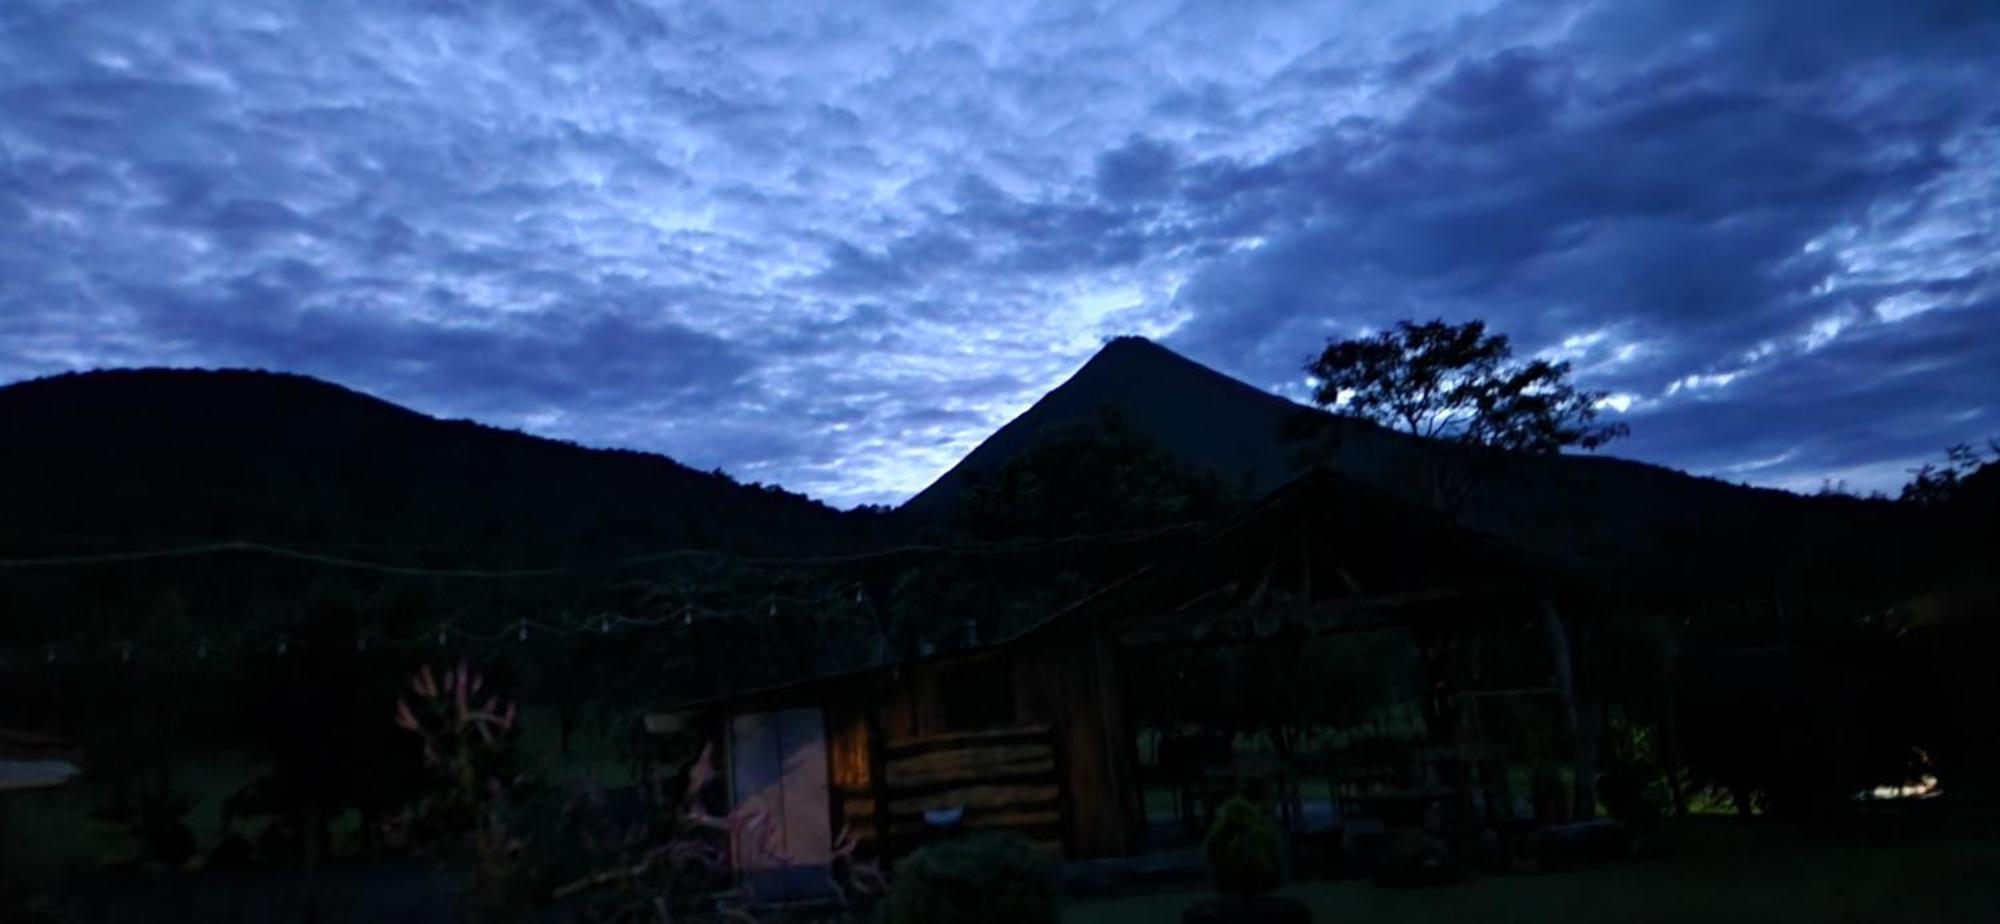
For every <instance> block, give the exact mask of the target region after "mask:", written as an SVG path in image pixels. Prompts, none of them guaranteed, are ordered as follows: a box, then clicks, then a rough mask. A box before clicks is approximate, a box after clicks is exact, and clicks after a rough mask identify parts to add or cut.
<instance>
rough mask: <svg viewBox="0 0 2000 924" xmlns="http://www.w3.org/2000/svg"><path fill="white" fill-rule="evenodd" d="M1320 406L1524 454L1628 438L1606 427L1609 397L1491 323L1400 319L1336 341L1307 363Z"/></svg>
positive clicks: (1620, 427) (1434, 436)
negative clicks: (1522, 352)
mask: <svg viewBox="0 0 2000 924" xmlns="http://www.w3.org/2000/svg"><path fill="white" fill-rule="evenodd" d="M1306 371H1307V372H1308V373H1310V374H1311V375H1312V376H1313V378H1314V379H1315V380H1316V382H1317V383H1318V384H1317V386H1316V387H1315V389H1314V392H1313V403H1315V404H1318V405H1319V406H1321V407H1325V408H1328V409H1331V410H1333V411H1335V412H1336V413H1343V414H1348V415H1352V416H1355V417H1362V418H1366V419H1369V420H1373V421H1375V422H1377V423H1381V424H1384V425H1387V426H1391V427H1395V428H1397V429H1401V430H1404V431H1406V432H1408V433H1411V434H1413V435H1415V436H1421V437H1426V438H1431V439H1447V440H1454V441H1457V442H1460V443H1465V444H1469V445H1475V446H1484V447H1491V448H1494V449H1506V450H1512V451H1516V452H1537V453H1552V452H1557V451H1560V450H1562V449H1566V448H1569V447H1571V446H1575V447H1578V448H1582V449H1596V448H1598V447H1599V446H1602V445H1604V444H1605V443H1607V442H1610V441H1611V440H1613V439H1616V438H1618V437H1620V436H1624V435H1625V433H1626V427H1625V425H1624V424H1600V423H1597V408H1598V405H1599V403H1600V402H1602V401H1603V400H1604V399H1605V398H1606V397H1607V395H1606V393H1605V392H1601V391H1588V390H1585V389H1580V388H1577V387H1576V386H1574V385H1572V384H1570V382H1569V372H1570V366H1569V363H1566V362H1550V361H1548V360H1546V359H1535V360H1530V361H1527V362H1517V361H1515V360H1514V350H1513V345H1512V344H1511V343H1510V342H1509V341H1508V339H1507V336H1506V335H1505V334H1489V333H1487V332H1486V324H1485V322H1483V321H1468V322H1466V323H1464V324H1446V323H1445V322H1444V321H1442V320H1435V321H1426V322H1424V323H1421V324H1419V323H1414V322H1411V321H1401V322H1398V323H1397V324H1396V326H1395V327H1394V328H1392V329H1390V330H1386V331H1383V332H1381V333H1378V334H1374V335H1372V336H1367V337H1358V338H1354V339H1351V340H1333V341H1329V342H1328V343H1327V345H1326V349H1325V350H1323V351H1321V352H1320V354H1319V355H1318V356H1316V357H1314V358H1313V359H1312V360H1311V361H1310V362H1308V363H1307V364H1306Z"/></svg>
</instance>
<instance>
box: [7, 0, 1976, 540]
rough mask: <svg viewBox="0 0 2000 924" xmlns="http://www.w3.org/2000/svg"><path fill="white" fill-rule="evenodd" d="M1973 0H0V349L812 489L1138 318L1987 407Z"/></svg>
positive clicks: (1886, 477) (983, 413)
mask: <svg viewBox="0 0 2000 924" xmlns="http://www.w3.org/2000/svg"><path fill="white" fill-rule="evenodd" d="M1996 88H2000V3H1991V2H1984V0H1954V2H1946V0H1939V2H1926V0H1883V2H1877V0H1770V2H1759V3H1740V2H1724V0H1632V2H1608V0H1502V2H1493V0H1478V2H1456V0H1439V2H1423V3H1408V2H1398V3H1379V2H1348V3H1324V4H1276V3H1272V4H1248V3H1242V2H1236V0H1214V2H1210V0H1202V2H1194V0H1190V2H1171V0H1168V2H1121V3H1116V4H1072V3H1025V2H1024V3H959V2H898V3H883V4H873V3H866V2H860V0H844V2H829V3H817V4H765V3H746V2H741V0H736V2H719V3H713V4H706V3H670V2H653V0H588V2H584V0H576V2H563V3H554V2H548V0H465V2H459V0H371V2H356V3H351V4H350V3H324V2H317V0H301V2H263V0H227V2H221V0H215V2H193V0H186V2H184V0H89V2H84V0H7V2H5V3H0V382H5V381H15V380H19V379H25V378H30V377H35V376H41V375H48V374H53V373H58V372H63V371H68V370H80V369H90V368H103V367H115V366H202V367H258V368H269V369H280V370H287V371H294V372H300V373H305V374H309V375H313V376H318V377H321V378H324V379H328V380H331V381H335V382H339V383H341V384H344V385H347V386H349V387H352V388H356V389H359V390H362V391H366V392H369V393H372V394H376V395H378V396H381V397H384V398H387V399H389V400H392V401H395V402H397V403H400V404H404V405H407V406H410V407H413V408H415V409H418V410H421V411H424V412H426V413H430V414H434V415H438V416H445V417H469V418H473V419H477V420H481V421H485V422H488V423H493V424H497V425H501V426H508V427H516V428H520V429H524V430H526V431H528V432H531V433H536V434H540V435H545V436H551V437H558V438H563V439H569V440H574V441H577V442H581V443H585V444H588V445H594V446H616V447H627V448H636V449H644V450H651V451H657V452H663V453H666V454H668V455H671V456H674V457H675V458H678V459H680V460H682V461H684V462H687V463H688V464H691V465H695V466H697V467H700V468H704V469H707V468H718V467H719V468H722V469H725V470H727V471H729V472H730V473H732V474H734V475H736V476H737V477H739V478H742V479H744V480H756V481H763V482H767V483H778V484H782V485H784V486H786V487H788V488H791V489H794V490H801V491H804V492H806V493H808V494H811V495H813V496H816V497H820V498H822V499H825V500H827V501H829V502H832V503H835V504H838V505H842V506H846V505H851V504H857V503H864V502H869V503H885V502H886V503H893V502H897V501H900V500H902V499H903V498H905V497H907V496H909V495H910V494H912V493H914V492H915V491H917V490H919V489H921V488H922V487H923V486H924V485H925V484H927V483H928V482H929V481H930V480H931V479H933V478H934V477H936V476H937V475H938V474H940V473H941V472H943V471H944V470H945V469H946V468H948V467H949V466H950V465H951V464H952V463H953V462H955V461H956V460H957V459H958V458H959V457H961V456H962V455H963V454H964V453H965V452H966V451H968V450H969V449H970V448H971V447H972V446H974V445H976V444H977V443H978V441H979V440H981V439H983V438H984V437H985V436H986V435H988V434H989V433H990V432H991V431H992V430H993V429H995V428H997V427H998V426H999V425H1000V424H1002V423H1004V422H1005V421H1006V420H1008V419H1010V418H1011V417H1013V416H1014V415H1016V414H1018V413H1019V412H1021V411H1022V410H1024V409H1026V408H1027V407H1028V406H1029V405H1030V404H1032V403H1033V402H1034V400H1035V399H1036V398H1038V397H1039V396H1040V395H1041V394H1042V393H1044V392H1045V391H1047V390H1048V389H1050V388H1052V387H1054V386H1055V385H1057V384H1058V383H1060V382H1061V381H1062V380H1063V379H1064V378H1065V377H1067V375H1068V374H1069V373H1071V372H1073V371H1074V370H1075V369H1076V368H1077V367H1078V366H1079V365H1081V364H1082V363H1083V362H1084V361H1085V360H1086V359H1088V357H1089V356H1090V355H1091V354H1092V353H1093V352H1095V350H1096V349H1097V348H1098V347H1099V346H1100V345H1101V344H1102V343H1103V342H1104V341H1105V340H1106V339H1107V338H1109V337H1112V336H1116V335H1121V334H1138V335H1143V336H1148V337H1152V338H1154V339H1156V340H1159V341H1160V342H1162V343H1164V344H1165V345H1167V346H1169V347H1170V348H1173V349H1175V350H1177V351H1180V352H1182V353H1184V354H1186V355H1188V356H1190V357H1192V358H1194V359H1196V360H1199V361H1201V362H1203V363H1205V364H1208V365H1210V366H1213V367H1215V368H1217V369H1219V370H1221V371H1223V372H1226V373H1228V374H1231V375H1234V376H1237V377H1239V378H1242V379H1244V380H1246V381H1249V382H1251V383H1253V384H1256V385H1258V386H1260V387H1264V388H1269V389H1272V390H1275V391H1278V392H1279V393H1282V394H1286V395H1288V396H1293V397H1303V396H1304V395H1305V394H1306V385H1305V381H1304V374H1303V371H1302V368H1301V367H1302V364H1303V362H1304V360H1305V359H1306V357H1307V356H1308V355H1309V354H1312V353H1314V352H1316V351H1317V350H1318V348H1320V347H1321V346H1322V345H1323V344H1324V343H1325V342H1326V340H1327V339H1328V338H1329V337H1345V336H1353V335H1356V334H1360V333H1365V332H1369V331H1374V330H1380V329H1382V328H1384V327H1385V326H1387V325H1390V324H1393V323H1394V322H1395V321H1396V320H1399V319H1404V318H1410V319H1428V318H1432V317H1441V318H1445V319H1448V320H1452V321H1463V320H1470V319H1473V318H1481V319H1484V320H1486V321H1487V322H1488V324H1489V325H1490V326H1491V327H1492V328H1493V329H1495V330H1498V331H1501V332H1505V333H1507V334H1509V335H1511V336H1512V337H1513V339H1514V341H1515V344H1516V347H1517V350H1518V351H1519V352H1521V353H1522V354H1524V355H1526V354H1533V355H1542V356H1549V357H1555V358H1561V359H1566V360H1568V361H1570V362H1571V363H1572V364H1573V368H1574V376H1575V379H1576V381H1577V382H1578V383H1579V384H1581V385H1584V386H1586V387H1589V388H1593V389H1601V390H1604V391H1606V392H1608V393H1610V394H1611V396H1612V397H1611V398H1609V399H1607V402H1606V405H1605V408H1604V410H1605V413H1606V414H1607V417H1608V418H1609V419H1613V420H1620V421H1624V422H1626V423H1628V424H1629V425H1630V427H1631V433H1632V435H1631V436H1630V438H1628V439H1626V440H1623V441H1620V442H1618V443H1615V444H1613V446H1612V447H1611V448H1610V450H1609V452H1611V454H1614V455H1621V456H1626V457H1631V458H1639V459H1644V460H1647V461H1652V462H1657V463H1662V464H1667V465H1672V466H1675V467H1679V468H1684V469H1688V470H1690V471H1694V472H1698V473H1702V474H1709V475H1715V476H1719V477H1723V478H1727V479H1729V480H1732V481H1743V482H1749V483H1755V484H1765V485H1775V486H1781V487H1790V488H1794V489H1801V490H1811V489H1813V488H1816V487H1818V486H1819V485H1820V484H1822V483H1823V482H1825V481H1827V480H1834V481H1841V482H1845V483H1846V484H1847V485H1848V486H1849V487H1850V488H1853V489H1857V490H1872V489H1884V490H1890V491H1892V492H1893V490H1894V489H1895V487H1896V486H1897V485H1899V484H1900V483H1902V482H1903V481H1904V480H1906V479H1907V470H1908V469H1910V468H1912V467H1914V466H1915V465H1917V464H1919V463H1920V462H1922V461H1925V460H1928V459H1933V458H1936V457H1938V456H1939V455H1941V453H1942V450H1943V449H1944V447H1945V446H1947V445H1949V444H1951V443H1953V442H1957V441H1961V440H1972V441H1980V440H1983V439H1985V438H1986V437H1989V436H1994V435H2000V310H1996V309H2000V263H1996V261H2000V90H1996Z"/></svg>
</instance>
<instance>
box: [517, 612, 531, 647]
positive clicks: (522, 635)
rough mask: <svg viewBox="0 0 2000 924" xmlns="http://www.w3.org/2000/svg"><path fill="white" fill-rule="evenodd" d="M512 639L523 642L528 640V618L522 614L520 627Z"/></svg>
mask: <svg viewBox="0 0 2000 924" xmlns="http://www.w3.org/2000/svg"><path fill="white" fill-rule="evenodd" d="M514 640H515V641H519V642H525V641H527V640H528V619H527V617H525V616H524V617H522V618H521V628H520V631H519V632H517V633H515V636H514Z"/></svg>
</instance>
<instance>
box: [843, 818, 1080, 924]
mask: <svg viewBox="0 0 2000 924" xmlns="http://www.w3.org/2000/svg"><path fill="white" fill-rule="evenodd" d="M1060 917H1061V916H1060V915H1059V914H1058V913H1057V911H1056V894H1055V886H1054V884H1053V883H1052V882H1051V881H1050V869H1049V862H1048V860H1047V858H1045V857H1043V856H1042V855H1041V854H1040V853H1039V852H1037V851H1036V850H1035V849H1034V848H1033V847H1030V846H1028V844H1027V842H1025V841H1022V840H1021V839H1020V838H1017V837H1010V836H1006V835H995V834H985V835H975V836H972V837H966V838H959V839H955V840H951V841H946V842H945V843H942V844H935V845H932V846H929V847H925V848H923V849H921V850H918V851H916V852H915V853H912V854H910V855H909V856H908V857H905V858H903V860H902V862H900V863H897V864H896V871H895V881H894V883H893V885H892V887H891V888H890V890H889V897H888V900H887V901H886V902H884V906H883V914H882V920H883V922H884V924H933V922H937V921H952V922H956V924H1003V922H1004V924H1056V922H1057V921H1058V920H1059V919H1060Z"/></svg>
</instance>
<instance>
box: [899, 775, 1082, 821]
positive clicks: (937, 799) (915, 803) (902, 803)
mask: <svg viewBox="0 0 2000 924" xmlns="http://www.w3.org/2000/svg"><path fill="white" fill-rule="evenodd" d="M1061 798H1062V790H1061V788H1060V787H1058V786H1056V785H1055V784H1054V783H1053V782H1051V783H1043V784H1032V785H1015V786H980V785H975V786H965V787H961V788H958V789H948V790H944V791H941V792H937V793H932V794H929V795H923V796H915V797H911V798H898V799H894V800H893V801H891V802H890V803H889V811H890V813H892V814H903V813H906V812H925V811H932V810H937V809H950V808H963V809H966V810H967V811H968V812H971V811H974V810H978V809H997V808H1005V807H1008V806H1015V805H1022V804H1028V803H1040V802H1055V801H1057V800H1059V799H1061Z"/></svg>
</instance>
